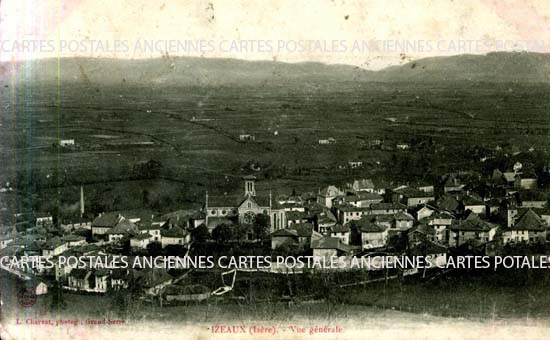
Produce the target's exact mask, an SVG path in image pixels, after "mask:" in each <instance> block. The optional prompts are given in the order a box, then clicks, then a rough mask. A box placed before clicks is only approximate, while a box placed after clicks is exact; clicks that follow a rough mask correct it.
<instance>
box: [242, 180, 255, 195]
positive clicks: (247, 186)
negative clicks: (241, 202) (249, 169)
mask: <svg viewBox="0 0 550 340" xmlns="http://www.w3.org/2000/svg"><path fill="white" fill-rule="evenodd" d="M243 180H244V195H245V196H249V197H255V196H256V188H255V187H254V185H255V182H256V177H254V176H251V175H250V176H244V177H243Z"/></svg>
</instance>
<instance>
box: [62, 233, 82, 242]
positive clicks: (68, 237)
mask: <svg viewBox="0 0 550 340" xmlns="http://www.w3.org/2000/svg"><path fill="white" fill-rule="evenodd" d="M85 239H86V237H84V236H80V235H74V234H69V235H63V240H64V241H66V242H77V241H82V240H85Z"/></svg>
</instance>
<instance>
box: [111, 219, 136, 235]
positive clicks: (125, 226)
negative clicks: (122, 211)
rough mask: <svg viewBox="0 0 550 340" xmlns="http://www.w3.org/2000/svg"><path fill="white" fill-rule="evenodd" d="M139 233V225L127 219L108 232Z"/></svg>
mask: <svg viewBox="0 0 550 340" xmlns="http://www.w3.org/2000/svg"><path fill="white" fill-rule="evenodd" d="M138 233H139V230H138V227H137V226H136V225H135V224H134V223H132V222H131V221H129V220H127V219H122V220H121V221H120V222H118V223H117V225H116V226H115V227H114V228H113V229H111V230H109V231H108V232H107V234H124V235H125V234H128V235H136V234H138Z"/></svg>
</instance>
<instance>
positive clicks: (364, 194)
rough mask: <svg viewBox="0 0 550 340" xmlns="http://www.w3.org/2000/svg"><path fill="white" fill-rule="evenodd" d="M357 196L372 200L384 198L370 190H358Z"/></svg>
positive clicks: (360, 198) (361, 198)
mask: <svg viewBox="0 0 550 340" xmlns="http://www.w3.org/2000/svg"><path fill="white" fill-rule="evenodd" d="M356 195H357V197H358V200H363V201H365V200H366V201H374V200H380V201H381V200H383V199H384V198H383V197H382V196H380V195H378V194H373V193H372V192H359V193H357V194H356Z"/></svg>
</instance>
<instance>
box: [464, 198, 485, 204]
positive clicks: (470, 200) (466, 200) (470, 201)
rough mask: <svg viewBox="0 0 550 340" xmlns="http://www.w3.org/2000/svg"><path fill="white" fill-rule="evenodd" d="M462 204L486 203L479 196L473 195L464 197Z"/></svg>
mask: <svg viewBox="0 0 550 340" xmlns="http://www.w3.org/2000/svg"><path fill="white" fill-rule="evenodd" d="M462 204H464V205H465V206H468V205H485V202H483V201H482V200H480V199H478V198H475V197H472V196H465V197H464V198H462Z"/></svg>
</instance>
